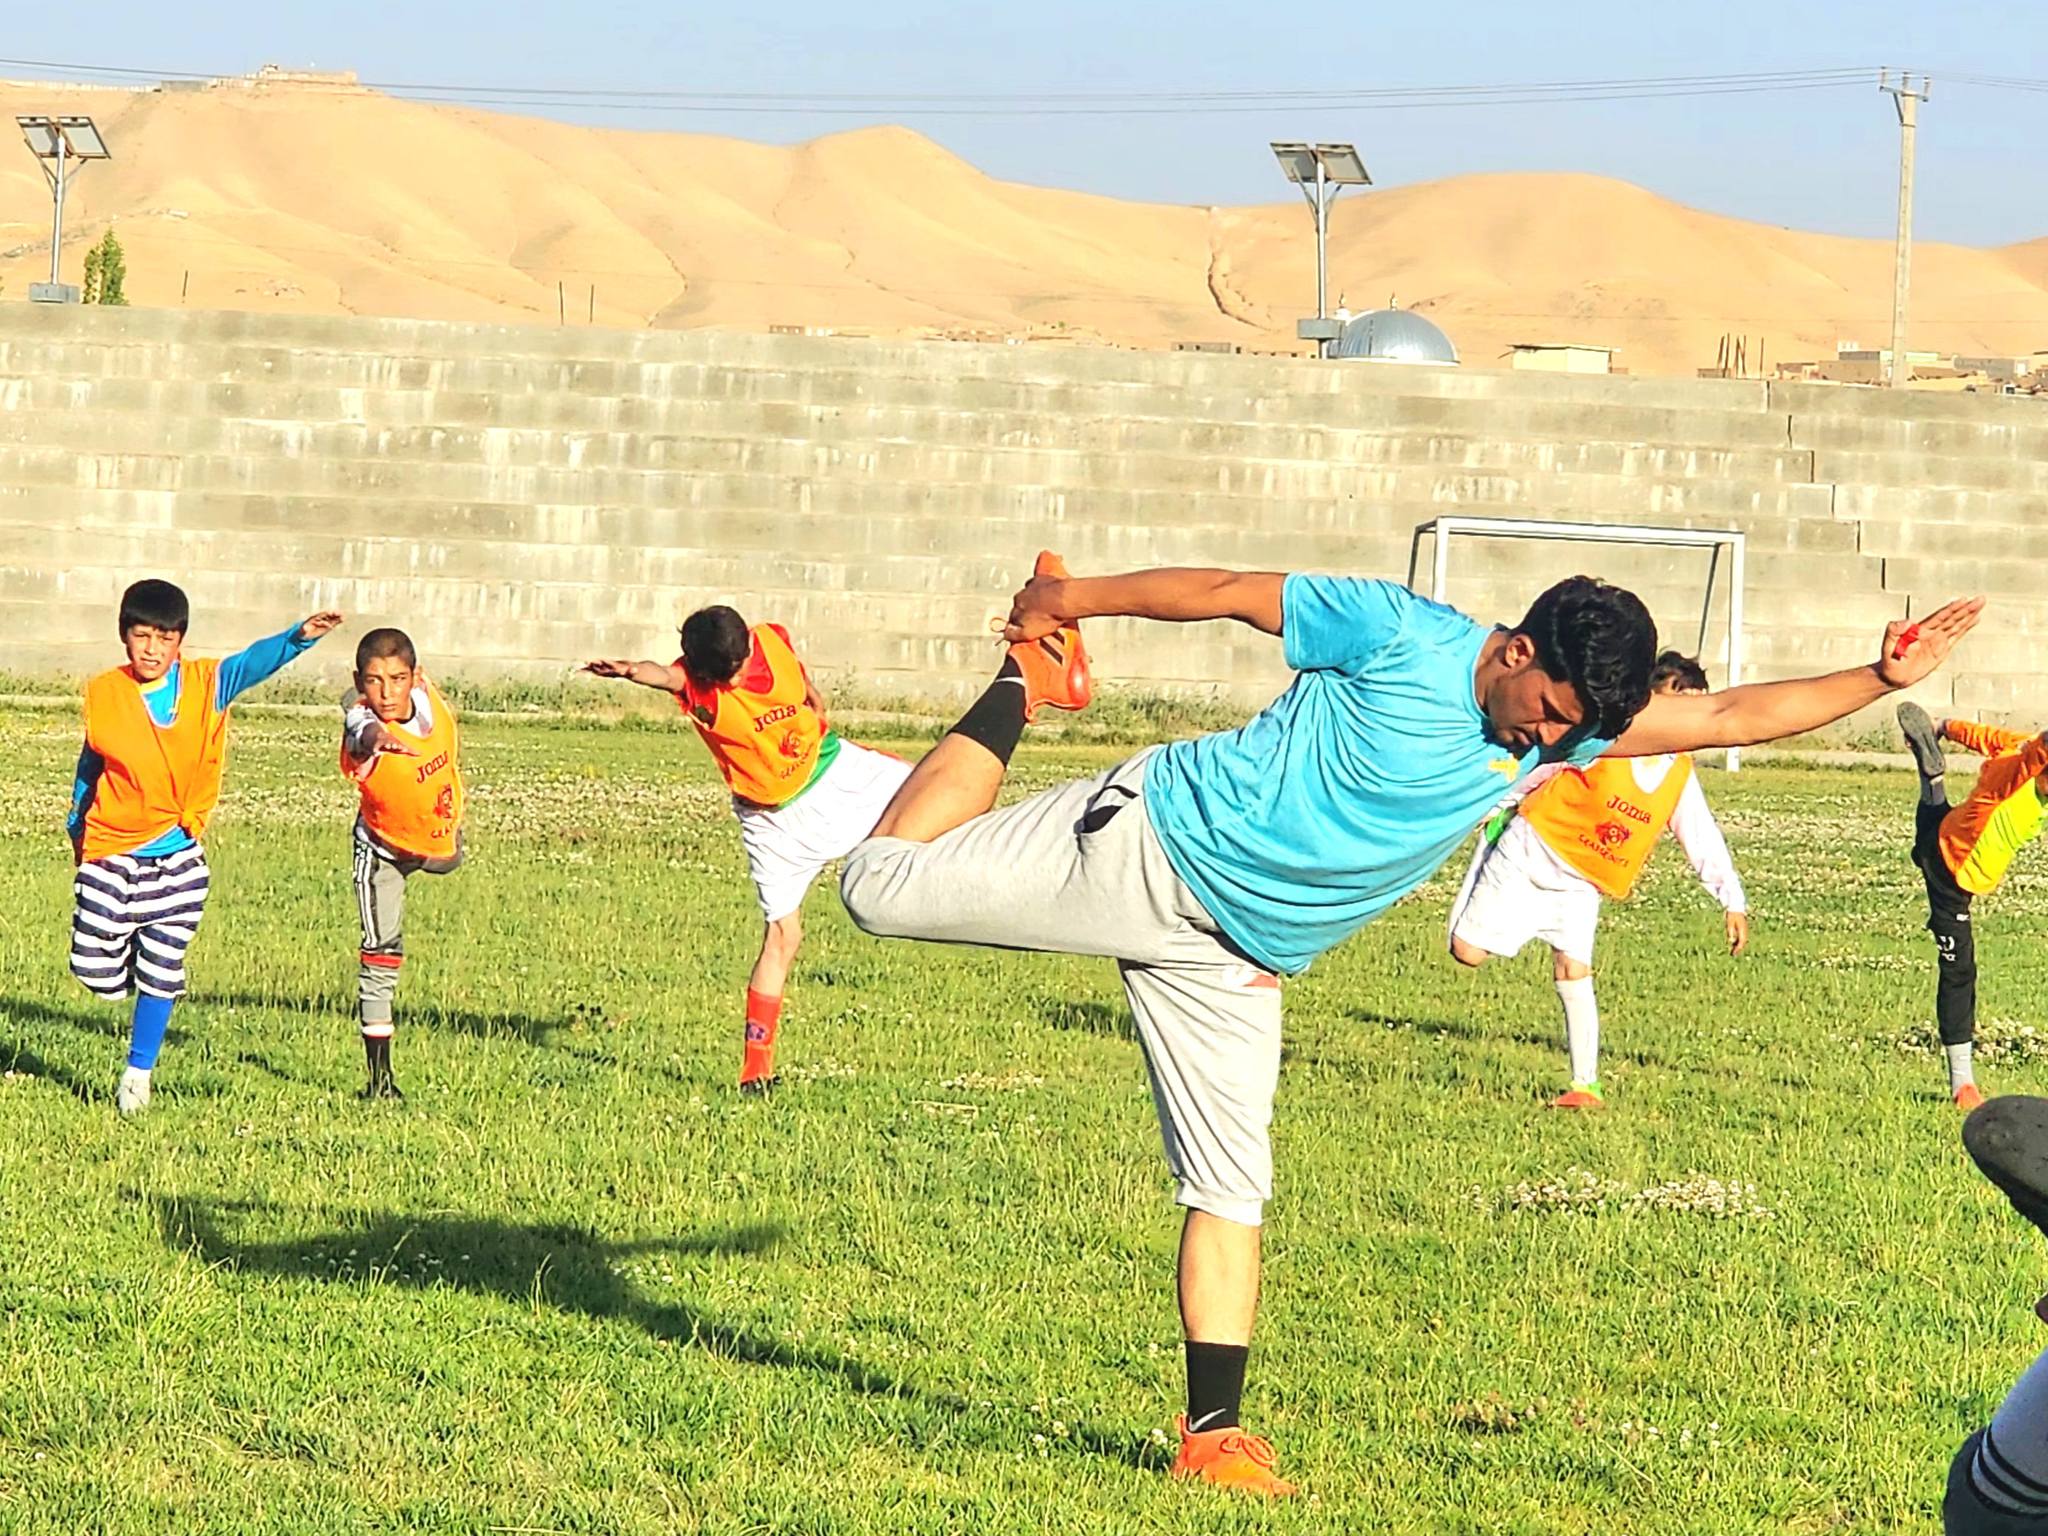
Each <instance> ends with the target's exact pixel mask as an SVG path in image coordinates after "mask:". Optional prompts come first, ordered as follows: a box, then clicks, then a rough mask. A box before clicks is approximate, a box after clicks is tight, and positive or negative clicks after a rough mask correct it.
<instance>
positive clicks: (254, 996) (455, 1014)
mask: <svg viewBox="0 0 2048 1536" xmlns="http://www.w3.org/2000/svg"><path fill="white" fill-rule="evenodd" d="M194 1001H195V1002H196V1003H197V1004H198V1005H199V1006H201V1007H205V1006H207V1005H208V1004H213V1005H215V1006H218V1007H222V1008H251V1009H268V1010H269V1011H271V1012H274V1013H307V1014H330V1015H332V1016H333V1017H335V1018H337V1019H345V1020H347V1021H348V1023H349V1024H351V1025H353V1024H354V1023H355V1017H356V1011H355V1005H354V1003H353V1002H352V1001H348V1000H344V999H337V998H331V997H306V996H300V995H294V994H286V993H275V992H273V993H264V992H221V993H205V994H195V996H194ZM399 1015H400V1017H399V1024H400V1027H401V1028H403V1027H405V1026H408V1025H409V1026H411V1027H413V1028H416V1029H442V1030H450V1031H452V1032H454V1033H455V1034H459V1035H475V1036H478V1037H479V1038H483V1039H506V1038H510V1039H516V1040H524V1041H525V1042H526V1043H527V1044H528V1045H546V1044H547V1043H548V1041H549V1039H550V1037H552V1036H553V1035H555V1034H556V1033H558V1032H559V1031H562V1030H569V1029H574V1028H575V1027H576V1019H575V1018H574V1017H573V1016H572V1015H571V1014H569V1013H564V1014H563V1015H562V1016H561V1017H560V1018H553V1019H543V1018H535V1017H534V1016H533V1015H532V1014H527V1013H481V1012H477V1011H475V1010H472V1009H468V1008H444V1007H442V1006H440V1005H439V1004H436V1003H424V1004H419V1005H416V1006H413V1007H406V1006H404V1005H403V1004H401V1005H400V1008H399Z"/></svg>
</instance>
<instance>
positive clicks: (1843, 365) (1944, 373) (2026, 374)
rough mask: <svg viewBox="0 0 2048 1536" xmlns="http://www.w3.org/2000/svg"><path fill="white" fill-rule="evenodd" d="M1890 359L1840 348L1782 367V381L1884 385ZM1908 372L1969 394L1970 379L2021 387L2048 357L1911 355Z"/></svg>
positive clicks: (1887, 352) (1888, 352)
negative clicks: (1822, 355)
mask: <svg viewBox="0 0 2048 1536" xmlns="http://www.w3.org/2000/svg"><path fill="white" fill-rule="evenodd" d="M1891 357H1892V349H1891V348H1890V347H1866V346H1861V345H1859V344H1858V343H1856V342H1853V341H1844V342H1842V343H1840V344H1839V345H1837V346H1836V348H1835V355H1834V356H1833V357H1832V358H1821V359H1818V360H1815V361H1810V362H1782V363H1780V364H1778V367H1777V377H1779V378H1781V379H1813V380H1818V381H1820V382H1822V383H1828V384H1882V383H1883V382H1884V376H1885V369H1886V368H1887V366H1888V365H1889V364H1890V362H1891ZM1906 367H1907V370H1908V373H1909V382H1912V381H1918V382H1921V383H1933V384H1945V385H1950V386H1954V387H1961V388H1969V387H1971V386H1970V385H1969V384H1968V383H1967V381H1968V380H1969V379H1972V378H1982V379H1988V380H1990V381H1991V382H1993V383H1997V384H2016V383H2019V382H2020V381H2021V380H2023V379H2027V378H2030V377H2032V376H2034V375H2036V374H2038V373H2040V372H2041V370H2042V369H2043V368H2044V367H2048V352H2036V353H2033V354H2031V355H2027V356H2021V355H2018V354H2014V355H2010V356H1973V355H1971V354H1968V353H1958V354H1956V355H1954V356H1949V355H1946V354H1944V353H1940V352H1925V351H1913V350H1910V349H1909V350H1908V351H1907V353H1906Z"/></svg>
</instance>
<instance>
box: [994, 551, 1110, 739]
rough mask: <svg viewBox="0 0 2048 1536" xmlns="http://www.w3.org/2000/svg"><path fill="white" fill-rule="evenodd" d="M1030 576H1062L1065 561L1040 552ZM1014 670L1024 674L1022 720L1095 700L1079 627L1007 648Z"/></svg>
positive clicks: (1082, 706)
mask: <svg viewBox="0 0 2048 1536" xmlns="http://www.w3.org/2000/svg"><path fill="white" fill-rule="evenodd" d="M1031 574H1032V575H1033V576H1053V577H1062V578H1063V577H1065V575H1066V574H1067V566H1066V562H1065V561H1063V560H1062V559H1060V557H1059V556H1058V555H1056V554H1054V553H1053V552H1052V551H1051V550H1049V549H1048V550H1041V551H1040V552H1039V555H1038V563H1037V564H1036V565H1034V566H1033V567H1032V568H1031ZM1010 654H1011V656H1013V657H1015V658H1016V661H1017V670H1018V671H1020V672H1022V673H1023V674H1024V721H1025V723H1026V724H1027V725H1028V724H1029V723H1030V722H1031V721H1033V720H1035V719H1037V718H1038V712H1039V710H1041V709H1044V708H1047V707H1050V708H1053V709H1067V710H1074V709H1086V708H1087V707H1088V701H1089V700H1090V699H1092V698H1094V697H1095V682H1094V679H1092V678H1091V677H1089V675H1088V650H1087V647H1085V646H1083V645H1082V644H1081V626H1080V625H1078V624H1062V625H1061V626H1060V627H1059V628H1058V629H1056V630H1054V631H1053V632H1052V633H1051V634H1049V635H1046V636H1044V637H1042V638H1040V639H1037V640H1020V641H1018V642H1017V643H1016V644H1015V645H1013V646H1011V647H1010Z"/></svg>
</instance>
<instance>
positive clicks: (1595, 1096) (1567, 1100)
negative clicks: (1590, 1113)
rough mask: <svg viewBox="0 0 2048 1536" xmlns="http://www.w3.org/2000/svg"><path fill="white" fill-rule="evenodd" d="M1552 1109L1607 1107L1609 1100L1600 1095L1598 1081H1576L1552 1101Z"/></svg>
mask: <svg viewBox="0 0 2048 1536" xmlns="http://www.w3.org/2000/svg"><path fill="white" fill-rule="evenodd" d="M1550 1107H1551V1108H1552V1109H1605V1108H1606V1107H1607V1101H1606V1100H1605V1099H1603V1098H1602V1097H1601V1096H1600V1085H1599V1084H1598V1083H1575V1084H1573V1085H1572V1087H1571V1088H1570V1089H1569V1090H1567V1091H1566V1092H1564V1093H1560V1094H1559V1095H1558V1096H1557V1097H1556V1098H1554V1099H1552V1100H1551V1101H1550Z"/></svg>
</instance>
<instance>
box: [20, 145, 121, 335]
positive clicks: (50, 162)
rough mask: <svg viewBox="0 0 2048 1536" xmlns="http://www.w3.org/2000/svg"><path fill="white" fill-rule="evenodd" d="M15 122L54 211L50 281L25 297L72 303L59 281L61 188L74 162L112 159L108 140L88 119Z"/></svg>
mask: <svg viewBox="0 0 2048 1536" xmlns="http://www.w3.org/2000/svg"><path fill="white" fill-rule="evenodd" d="M14 122H15V125H16V126H17V127H19V128H20V129H21V136H22V138H23V139H25V140H27V142H28V148H29V153H30V154H32V155H34V156H35V157H36V164H37V165H39V166H41V167H42V169H43V175H44V176H46V177H47V178H49V182H50V192H51V201H52V205H53V208H54V212H53V213H52V214H51V218H50V280H49V281H48V282H47V283H31V284H30V285H29V290H28V296H29V297H30V298H31V299H34V300H36V301H37V302H39V303H43V304H73V303H76V302H77V300H78V290H77V289H76V288H75V287H72V286H71V285H69V284H67V283H64V282H62V281H60V280H59V278H58V265H59V263H60V262H61V261H62V259H63V251H64V185H65V183H66V182H67V181H68V180H70V177H71V174H72V173H71V171H70V169H69V167H70V164H71V162H73V161H77V162H79V164H80V166H81V167H82V166H83V164H84V163H85V162H86V161H88V160H111V159H112V158H113V155H112V153H111V152H110V151H109V150H108V148H107V141H106V140H105V139H103V138H101V137H100V130H99V125H98V124H96V123H95V122H93V120H92V119H91V118H89V117H53V116H50V115H48V114H31V115H28V116H22V117H17V118H15V120H14Z"/></svg>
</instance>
